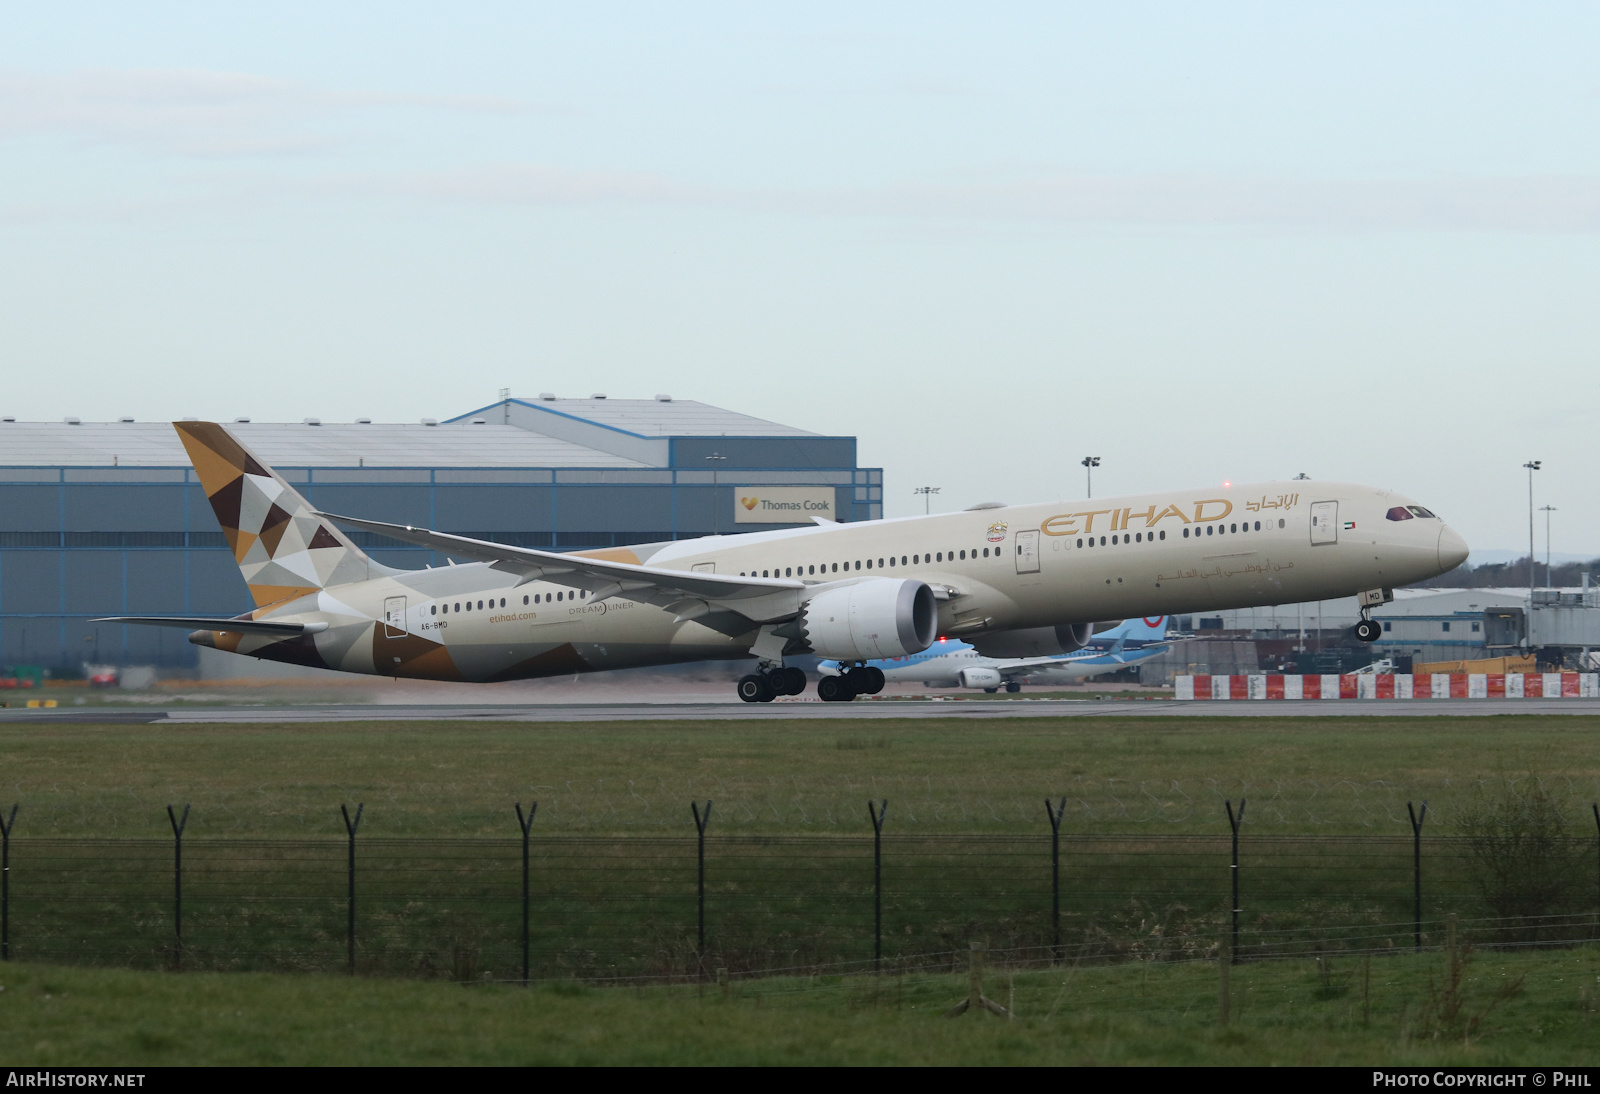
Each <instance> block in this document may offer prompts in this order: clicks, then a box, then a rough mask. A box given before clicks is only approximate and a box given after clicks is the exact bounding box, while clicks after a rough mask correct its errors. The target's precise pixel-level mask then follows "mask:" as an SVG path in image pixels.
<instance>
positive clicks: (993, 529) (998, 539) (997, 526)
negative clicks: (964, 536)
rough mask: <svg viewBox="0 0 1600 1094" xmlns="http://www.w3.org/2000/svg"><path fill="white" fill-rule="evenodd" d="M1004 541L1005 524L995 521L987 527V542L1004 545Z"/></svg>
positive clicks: (1001, 521)
mask: <svg viewBox="0 0 1600 1094" xmlns="http://www.w3.org/2000/svg"><path fill="white" fill-rule="evenodd" d="M1005 541H1006V522H1005V521H1003V520H997V521H995V522H994V523H993V524H991V525H989V542H990V543H1004V542H1005Z"/></svg>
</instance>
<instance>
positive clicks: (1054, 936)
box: [1044, 798, 1067, 964]
mask: <svg viewBox="0 0 1600 1094" xmlns="http://www.w3.org/2000/svg"><path fill="white" fill-rule="evenodd" d="M1044 811H1045V812H1046V813H1047V814H1049V816H1050V960H1051V961H1054V962H1056V963H1057V964H1059V963H1060V961H1061V818H1062V817H1064V816H1066V813H1067V799H1066V798H1062V799H1061V804H1060V805H1052V804H1051V803H1050V799H1049V798H1046V799H1045V800H1044Z"/></svg>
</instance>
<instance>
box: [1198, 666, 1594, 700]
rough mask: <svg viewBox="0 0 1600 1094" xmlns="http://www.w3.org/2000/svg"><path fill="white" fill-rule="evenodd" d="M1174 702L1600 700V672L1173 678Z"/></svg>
mask: <svg viewBox="0 0 1600 1094" xmlns="http://www.w3.org/2000/svg"><path fill="white" fill-rule="evenodd" d="M1173 685H1174V691H1175V694H1174V695H1173V698H1175V699H1558V698H1559V699H1600V673H1593V672H1474V673H1447V672H1436V673H1432V674H1431V675H1417V676H1413V675H1409V674H1397V675H1382V676H1380V675H1374V674H1371V673H1366V674H1362V675H1348V676H1267V675H1255V676H1177V677H1174V678H1173Z"/></svg>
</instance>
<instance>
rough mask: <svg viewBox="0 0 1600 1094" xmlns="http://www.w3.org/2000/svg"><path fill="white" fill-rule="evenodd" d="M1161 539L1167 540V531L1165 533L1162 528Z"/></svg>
mask: <svg viewBox="0 0 1600 1094" xmlns="http://www.w3.org/2000/svg"><path fill="white" fill-rule="evenodd" d="M1161 538H1162V539H1166V538H1167V531H1166V529H1165V528H1163V529H1162V530H1161Z"/></svg>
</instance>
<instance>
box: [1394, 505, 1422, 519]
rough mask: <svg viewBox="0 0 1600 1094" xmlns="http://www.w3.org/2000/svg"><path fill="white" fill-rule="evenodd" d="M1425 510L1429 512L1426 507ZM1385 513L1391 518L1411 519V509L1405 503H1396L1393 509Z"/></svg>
mask: <svg viewBox="0 0 1600 1094" xmlns="http://www.w3.org/2000/svg"><path fill="white" fill-rule="evenodd" d="M1423 512H1427V510H1426V509H1424V510H1423ZM1383 515H1384V516H1386V517H1388V518H1389V519H1390V520H1410V519H1411V510H1410V509H1407V508H1406V507H1405V506H1404V505H1396V506H1395V507H1394V508H1393V509H1391V510H1389V511H1388V512H1387V513H1385V514H1383Z"/></svg>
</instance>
